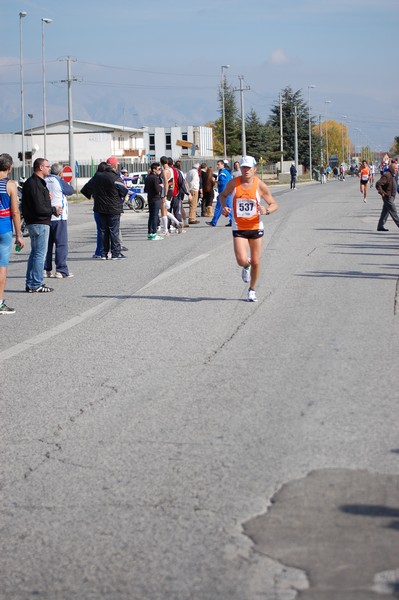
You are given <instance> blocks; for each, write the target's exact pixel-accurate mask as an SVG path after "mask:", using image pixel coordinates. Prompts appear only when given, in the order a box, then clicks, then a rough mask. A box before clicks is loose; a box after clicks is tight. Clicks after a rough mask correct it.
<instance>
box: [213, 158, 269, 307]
mask: <svg viewBox="0 0 399 600" xmlns="http://www.w3.org/2000/svg"><path fill="white" fill-rule="evenodd" d="M240 168H241V176H240V177H236V178H235V179H232V180H231V181H229V182H228V184H227V185H226V187H225V189H224V190H223V192H222V193H221V195H220V203H221V205H222V207H223V214H224V216H225V217H227V216H228V215H229V213H230V212H231V209H230V208H228V207H227V206H226V199H227V196H229V195H230V194H231V195H232V203H233V225H232V231H233V244H234V253H235V256H236V260H237V263H238V264H239V265H240V267H242V273H241V277H242V279H243V281H244V282H245V283H248V282H249V284H250V285H249V290H248V302H256V301H257V298H256V292H255V286H256V282H257V280H258V277H259V271H260V257H261V254H262V237H263V234H264V230H263V223H262V221H261V218H260V215H269V214H270V213H272V212H274V211H276V210H277V209H278V204H277V202H276V200H275V199H274V198H273V196H272V195H271V193H270V190H269V188H268V187H267V185H266V184H265V183H264V182H263V181H261V180H260V179H258V177H256V176H255V173H256V161H255V159H254V158H253V156H243V158H242V159H241V163H240ZM261 199H263V200H264V201H265V202H266V204H267V207H265V206H263V205H262V204H261V203H260V200H261Z"/></svg>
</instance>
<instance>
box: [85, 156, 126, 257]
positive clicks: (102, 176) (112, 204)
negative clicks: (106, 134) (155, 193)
mask: <svg viewBox="0 0 399 600" xmlns="http://www.w3.org/2000/svg"><path fill="white" fill-rule="evenodd" d="M117 166H118V159H117V158H116V157H115V156H110V157H109V158H108V159H107V164H106V166H105V168H104V171H97V173H96V174H95V175H94V177H93V178H92V179H91V180H90V194H91V195H92V196H93V198H94V212H95V213H98V214H99V215H100V231H101V245H102V252H101V258H102V260H107V257H108V252H109V250H110V248H111V254H112V257H111V259H112V260H125V259H126V258H127V257H126V256H125V255H124V254H122V252H121V241H120V237H119V228H120V222H121V213H122V211H123V199H124V197H125V196H126V194H127V188H126V186H125V184H124V182H123V181H122V179H121V178H120V177H119V175H118V173H117V172H116V168H117Z"/></svg>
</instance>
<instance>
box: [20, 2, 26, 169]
mask: <svg viewBox="0 0 399 600" xmlns="http://www.w3.org/2000/svg"><path fill="white" fill-rule="evenodd" d="M27 14H28V13H27V12H25V11H23V12H20V13H19V75H20V87H21V138H22V148H21V149H22V176H23V177H25V107H24V61H23V57H22V19H23V18H24V17H26V15H27Z"/></svg>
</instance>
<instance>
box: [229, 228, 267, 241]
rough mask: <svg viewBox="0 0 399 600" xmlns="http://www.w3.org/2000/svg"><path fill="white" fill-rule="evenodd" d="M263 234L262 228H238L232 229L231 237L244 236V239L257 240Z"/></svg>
mask: <svg viewBox="0 0 399 600" xmlns="http://www.w3.org/2000/svg"><path fill="white" fill-rule="evenodd" d="M264 235H265V230H264V229H238V230H237V231H233V237H240V238H245V239H246V240H257V239H258V238H261V237H263V236H264Z"/></svg>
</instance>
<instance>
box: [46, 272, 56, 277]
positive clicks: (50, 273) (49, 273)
mask: <svg viewBox="0 0 399 600" xmlns="http://www.w3.org/2000/svg"><path fill="white" fill-rule="evenodd" d="M44 277H54V275H53V273H52V272H51V271H44Z"/></svg>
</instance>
